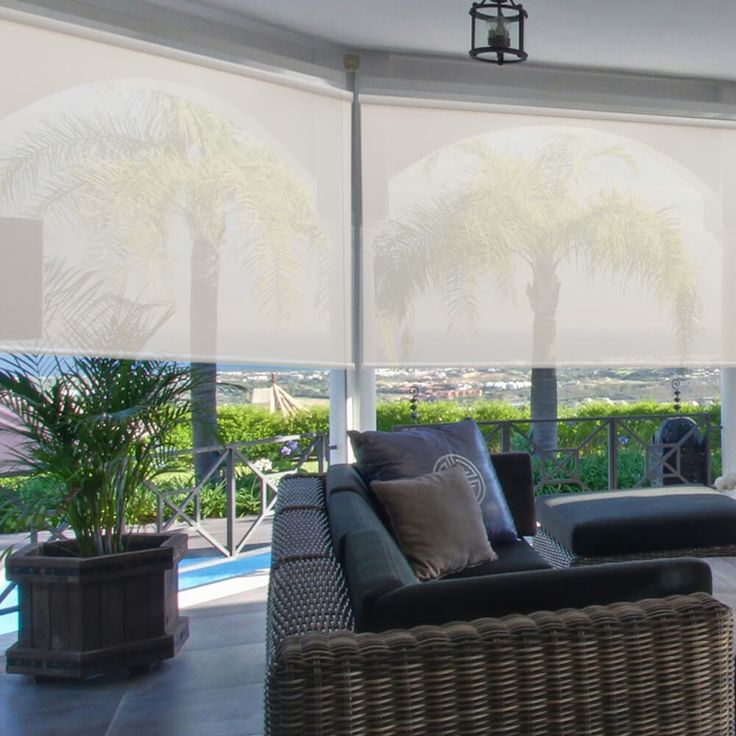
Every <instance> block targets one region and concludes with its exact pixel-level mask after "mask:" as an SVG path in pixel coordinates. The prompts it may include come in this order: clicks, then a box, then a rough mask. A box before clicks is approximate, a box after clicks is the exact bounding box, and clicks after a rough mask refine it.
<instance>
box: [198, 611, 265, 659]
mask: <svg viewBox="0 0 736 736" xmlns="http://www.w3.org/2000/svg"><path fill="white" fill-rule="evenodd" d="M265 637H266V628H265V616H264V614H263V613H260V612H255V613H230V614H224V615H222V616H219V617H218V618H217V619H216V620H215V619H213V618H212V617H193V618H190V620H189V641H188V642H187V643H186V645H185V646H186V651H193V650H199V649H214V648H216V647H230V646H237V645H238V644H258V643H262V642H263V641H264V640H265Z"/></svg>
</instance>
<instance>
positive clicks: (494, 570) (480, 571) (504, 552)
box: [446, 539, 551, 580]
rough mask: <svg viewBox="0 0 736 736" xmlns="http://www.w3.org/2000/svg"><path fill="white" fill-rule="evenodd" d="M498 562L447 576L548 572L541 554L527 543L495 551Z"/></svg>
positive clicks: (520, 541)
mask: <svg viewBox="0 0 736 736" xmlns="http://www.w3.org/2000/svg"><path fill="white" fill-rule="evenodd" d="M494 551H495V552H496V554H497V555H498V559H497V560H491V561H489V562H484V563H483V564H482V565H476V566H475V567H469V568H467V569H465V570H461V571H460V572H456V573H454V574H452V575H448V576H447V578H446V579H447V580H454V579H456V578H470V577H475V576H478V575H499V574H502V573H506V572H524V571H525V570H548V569H549V568H550V567H551V566H550V565H548V564H547V563H546V562H545V561H544V560H543V559H542V558H541V557H540V556H539V553H538V552H537V551H536V550H534V549H533V548H532V547H530V546H529V545H528V544H527V543H526V542H525V541H523V540H521V539H520V540H518V541H516V542H513V543H512V544H504V545H503V546H501V547H498V548H497V549H496V550H494Z"/></svg>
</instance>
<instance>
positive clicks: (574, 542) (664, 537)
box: [534, 486, 736, 567]
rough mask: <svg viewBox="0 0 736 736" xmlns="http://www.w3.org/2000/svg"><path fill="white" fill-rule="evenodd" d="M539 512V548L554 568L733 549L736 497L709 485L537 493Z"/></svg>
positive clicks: (714, 554) (706, 554) (536, 543)
mask: <svg viewBox="0 0 736 736" xmlns="http://www.w3.org/2000/svg"><path fill="white" fill-rule="evenodd" d="M536 512H537V522H538V525H539V527H540V528H539V529H538V532H537V536H536V537H535V539H534V547H535V549H536V550H537V551H538V552H539V553H540V554H541V555H542V557H544V558H545V560H547V561H548V562H549V563H550V564H551V565H553V566H554V567H570V566H572V565H591V564H597V563H601V562H615V561H621V560H631V559H649V558H655V557H684V556H696V557H717V556H727V555H728V556H730V555H736V501H735V500H734V499H732V498H730V497H728V496H725V495H723V494H721V493H717V492H716V491H713V490H711V489H710V488H707V487H706V486H667V487H665V488H637V489H632V490H621V491H601V492H594V493H563V494H558V495H554V496H540V497H538V498H537V500H536Z"/></svg>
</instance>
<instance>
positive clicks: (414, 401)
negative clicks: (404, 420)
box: [409, 386, 419, 424]
mask: <svg viewBox="0 0 736 736" xmlns="http://www.w3.org/2000/svg"><path fill="white" fill-rule="evenodd" d="M409 393H410V394H411V398H410V399H409V408H410V409H411V413H410V414H409V416H410V417H411V421H412V422H414V424H417V423H418V422H419V388H418V387H417V386H412V387H411V388H410V389H409Z"/></svg>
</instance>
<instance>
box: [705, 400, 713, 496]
mask: <svg viewBox="0 0 736 736" xmlns="http://www.w3.org/2000/svg"><path fill="white" fill-rule="evenodd" d="M712 429H713V425H712V424H711V421H710V415H708V416H707V417H706V418H705V441H704V443H703V444H704V447H703V450H704V451H705V484H706V485H708V486H709V485H710V484H711V482H712V481H713V468H712V466H711V459H710V433H711V431H712Z"/></svg>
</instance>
